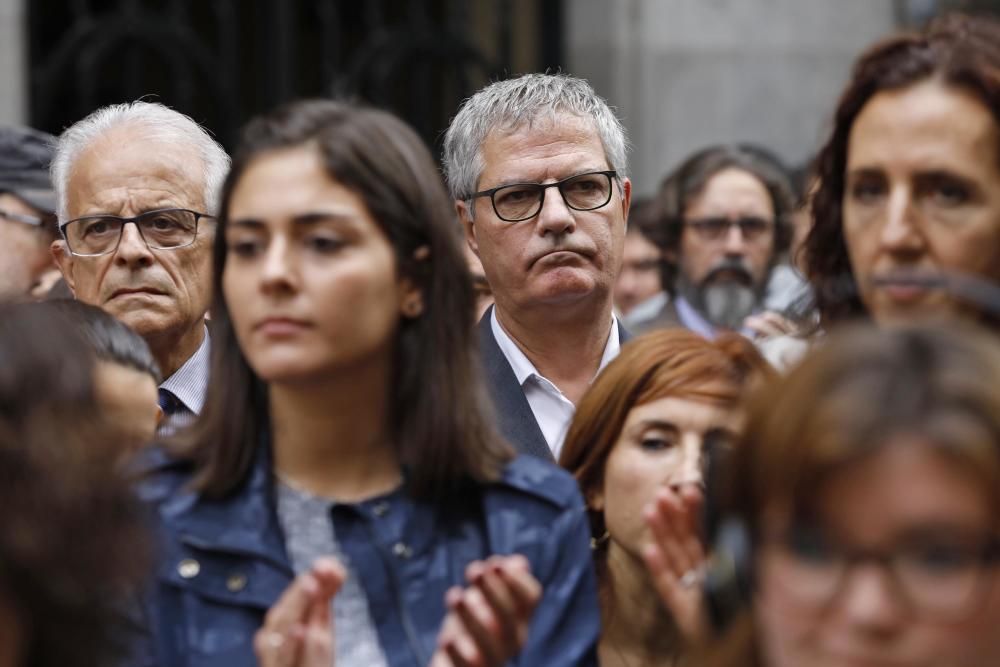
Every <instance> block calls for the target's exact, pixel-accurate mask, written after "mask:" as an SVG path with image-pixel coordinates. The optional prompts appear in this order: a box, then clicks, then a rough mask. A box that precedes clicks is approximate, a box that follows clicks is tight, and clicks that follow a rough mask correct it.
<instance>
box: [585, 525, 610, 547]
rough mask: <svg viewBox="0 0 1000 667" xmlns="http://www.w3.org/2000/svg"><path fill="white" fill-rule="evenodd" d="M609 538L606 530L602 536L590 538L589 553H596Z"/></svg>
mask: <svg viewBox="0 0 1000 667" xmlns="http://www.w3.org/2000/svg"><path fill="white" fill-rule="evenodd" d="M610 538H611V533H609V532H608V531H606V530H605V531H604V534H603V535H601V536H600V537H592V538H590V550H591V551H597V550H598V549H600V548H601V547H603V546H604V544H605V543H606V542H607V541H608V540H609V539H610Z"/></svg>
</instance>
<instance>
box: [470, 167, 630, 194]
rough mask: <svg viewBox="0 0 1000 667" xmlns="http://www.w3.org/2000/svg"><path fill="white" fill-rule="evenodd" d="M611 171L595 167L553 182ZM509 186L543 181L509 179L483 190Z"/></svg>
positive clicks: (537, 183) (538, 183)
mask: <svg viewBox="0 0 1000 667" xmlns="http://www.w3.org/2000/svg"><path fill="white" fill-rule="evenodd" d="M610 170H611V168H610V167H603V168H602V167H593V168H590V169H581V170H580V171H577V172H574V173H572V174H570V175H569V176H563V177H562V178H557V179H556V180H555V181H553V183H558V182H559V181H565V180H568V179H570V178H574V177H576V176H582V175H584V174H593V173H594V172H597V171H610ZM508 185H542V182H541V181H526V180H524V179H509V180H506V181H501V182H500V183H498V184H497V185H491V186H490V187H488V188H483V190H493V189H495V188H505V187H507V186H508ZM479 192H482V190H480V191H479Z"/></svg>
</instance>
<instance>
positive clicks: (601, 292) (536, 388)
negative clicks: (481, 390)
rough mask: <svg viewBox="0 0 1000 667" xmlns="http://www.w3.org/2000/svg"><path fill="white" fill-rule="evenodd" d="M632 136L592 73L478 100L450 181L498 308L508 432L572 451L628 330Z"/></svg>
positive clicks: (450, 156)
mask: <svg viewBox="0 0 1000 667" xmlns="http://www.w3.org/2000/svg"><path fill="white" fill-rule="evenodd" d="M627 143H628V142H627V139H626V137H625V131H624V129H623V127H622V125H621V123H620V122H619V121H618V119H617V118H616V117H615V115H614V113H613V112H612V111H611V109H610V108H609V107H608V105H607V103H606V102H605V101H604V100H603V99H601V98H600V97H599V96H598V95H597V94H596V93H595V92H594V90H593V88H591V86H590V84H588V83H587V82H586V81H584V80H582V79H578V78H574V77H571V76H567V75H565V74H527V75H524V76H521V77H518V78H515V79H510V80H507V81H499V82H496V83H492V84H490V85H488V86H487V87H485V88H484V89H482V90H480V91H479V92H478V93H476V94H475V95H473V96H472V97H471V98H469V99H468V100H466V102H465V103H464V104H463V105H462V108H461V109H460V110H459V112H458V114H457V115H456V116H455V118H454V120H453V121H452V123H451V126H450V127H449V128H448V131H447V134H446V135H445V143H444V163H445V174H446V177H447V180H448V187H449V189H450V191H451V194H452V196H453V197H454V199H455V207H456V210H457V212H458V216H459V218H460V220H461V222H462V225H463V227H464V230H465V236H466V240H467V242H468V244H469V247H470V248H471V249H472V251H473V252H475V253H476V254H477V255H478V256H479V259H480V260H481V261H482V264H483V270H484V272H485V274H486V278H487V280H488V281H489V283H490V286H491V287H492V288H493V295H494V300H495V307H493V308H491V309H490V310H489V311H487V312H486V314H485V315H484V316H483V319H482V320H481V321H480V323H479V327H480V341H481V347H482V355H483V362H484V366H485V370H486V377H487V382H488V383H489V388H490V391H491V393H492V396H493V399H494V403H495V405H496V408H497V413H498V418H499V426H500V429H501V432H502V433H503V434H504V435H505V436H506V437H507V439H508V440H510V441H511V442H512V443H513V444H514V445H515V446H516V447H517V448H518V449H519V450H520V451H522V452H524V453H528V454H533V455H535V456H539V457H544V458H556V459H558V457H559V452H560V450H561V448H562V442H563V439H564V437H565V435H566V430H567V428H568V426H569V423H570V421H571V420H572V418H573V413H574V411H575V404H576V402H577V401H578V400H579V399H580V397H581V396H582V395H583V393H584V392H585V391H586V390H587V388H588V387H589V386H590V383H591V381H592V380H593V379H594V377H595V376H596V375H597V373H598V371H600V370H601V369H602V368H603V367H604V366H605V365H606V364H608V363H609V362H610V361H611V360H612V359H613V358H614V357H615V356H616V355H617V354H618V349H619V345H620V344H621V343H622V342H623V340H624V339H625V337H626V336H627V334H626V333H625V331H624V330H623V329H622V328H621V327H620V325H619V324H618V322H617V321H616V320H615V317H614V315H613V312H612V295H613V289H614V284H615V279H616V278H617V275H618V272H619V270H620V267H621V261H622V252H623V246H624V238H625V225H626V220H627V218H628V208H629V199H630V196H631V191H632V185H631V182H630V181H629V179H628V173H627V164H626V156H625V153H626V149H627Z"/></svg>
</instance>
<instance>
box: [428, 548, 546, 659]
mask: <svg viewBox="0 0 1000 667" xmlns="http://www.w3.org/2000/svg"><path fill="white" fill-rule="evenodd" d="M465 578H466V580H467V581H468V583H469V585H468V586H467V587H465V588H461V587H457V586H456V587H454V588H451V589H450V590H449V591H448V593H447V595H446V596H445V600H446V603H447V605H448V615H447V616H446V617H445V620H444V624H443V625H442V627H441V633H440V634H439V635H438V647H437V651H436V652H435V653H434V657H433V658H432V659H431V664H430V667H500V666H501V665H503V664H505V663H506V662H507V661H508V660H510V659H511V658H513V657H514V656H515V655H517V654H518V653H519V652H520V651H521V649H522V648H523V647H524V643H525V641H526V640H527V637H528V625H529V623H530V621H531V616H532V614H533V613H534V611H535V607H536V606H537V605H538V601H539V599H540V598H541V596H542V587H541V585H540V584H539V583H538V580H536V579H535V577H534V576H532V574H531V567H530V565H529V564H528V560H527V559H526V558H525V557H524V556H519V555H514V556H492V557H490V558H489V559H487V560H485V561H474V562H473V563H471V564H469V566H468V567H467V568H466V570H465Z"/></svg>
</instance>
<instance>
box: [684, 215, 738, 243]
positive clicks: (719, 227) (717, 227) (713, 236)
mask: <svg viewBox="0 0 1000 667" xmlns="http://www.w3.org/2000/svg"><path fill="white" fill-rule="evenodd" d="M688 226H689V227H692V228H694V230H695V232H697V233H698V236H700V237H702V238H703V239H706V240H709V241H716V240H718V239H721V238H722V237H723V236H725V235H726V232H728V231H729V220H727V219H726V218H705V219H704V220H692V221H690V222H688Z"/></svg>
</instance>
